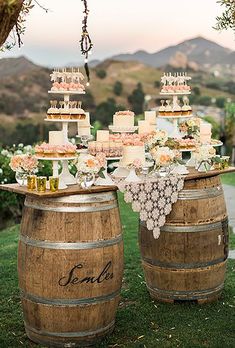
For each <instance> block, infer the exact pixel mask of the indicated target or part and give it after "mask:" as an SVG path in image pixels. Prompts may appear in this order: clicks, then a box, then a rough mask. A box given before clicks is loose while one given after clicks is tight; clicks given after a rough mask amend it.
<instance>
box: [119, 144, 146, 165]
mask: <svg viewBox="0 0 235 348" xmlns="http://www.w3.org/2000/svg"><path fill="white" fill-rule="evenodd" d="M136 160H138V161H139V163H141V164H142V165H143V164H144V163H145V146H144V143H143V142H142V141H133V142H126V143H124V146H123V156H122V159H121V166H123V167H127V166H129V165H131V164H133V163H134V162H135V161H136Z"/></svg>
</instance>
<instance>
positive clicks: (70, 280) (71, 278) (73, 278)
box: [59, 261, 113, 286]
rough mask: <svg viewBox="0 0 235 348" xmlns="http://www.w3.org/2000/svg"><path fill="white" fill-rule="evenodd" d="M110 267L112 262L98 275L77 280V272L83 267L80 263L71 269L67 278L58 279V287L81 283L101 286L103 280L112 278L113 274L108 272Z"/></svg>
mask: <svg viewBox="0 0 235 348" xmlns="http://www.w3.org/2000/svg"><path fill="white" fill-rule="evenodd" d="M111 266H112V262H111V261H109V262H108V263H107V265H106V266H105V267H104V268H103V270H102V271H101V272H100V273H99V274H98V275H91V276H86V277H84V278H79V275H78V270H80V269H82V268H83V267H84V266H83V264H82V263H79V264H77V265H75V266H74V267H73V268H72V269H71V271H70V272H69V274H68V275H67V276H64V277H62V278H60V280H59V285H60V286H67V285H69V284H73V285H75V284H83V283H86V284H89V283H90V284H94V283H98V284H101V283H103V282H104V281H105V280H109V279H112V278H113V273H112V272H111V271H110V268H111Z"/></svg>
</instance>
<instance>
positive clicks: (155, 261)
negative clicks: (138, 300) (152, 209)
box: [139, 176, 228, 302]
mask: <svg viewBox="0 0 235 348" xmlns="http://www.w3.org/2000/svg"><path fill="white" fill-rule="evenodd" d="M139 244H140V249H141V256H142V265H143V269H144V273H145V279H146V284H147V288H148V290H149V292H150V295H151V296H152V297H153V298H155V299H157V300H160V301H166V302H168V301H169V300H171V301H173V300H195V299H197V300H199V301H200V300H204V301H205V302H207V301H208V302H209V301H211V300H213V299H217V298H218V296H219V295H220V293H221V291H222V288H223V284H224V278H225V271H226V260H227V256H228V228H227V212H226V206H225V201H224V196H223V189H222V186H221V183H220V179H219V176H215V177H210V178H204V179H199V180H197V179H196V180H189V181H185V185H184V189H183V191H181V193H180V195H179V200H178V201H177V202H176V203H175V204H174V205H173V209H172V211H171V213H170V214H169V215H168V216H167V218H166V224H165V225H164V227H163V228H162V229H161V234H160V237H159V239H156V240H155V239H154V238H153V235H152V233H151V231H148V230H147V228H146V225H145V223H141V224H140V235H139Z"/></svg>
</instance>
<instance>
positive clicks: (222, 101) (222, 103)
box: [215, 97, 226, 109]
mask: <svg viewBox="0 0 235 348" xmlns="http://www.w3.org/2000/svg"><path fill="white" fill-rule="evenodd" d="M225 103H226V98H224V97H218V98H216V102H215V104H216V106H217V107H218V108H221V109H223V108H224V106H225Z"/></svg>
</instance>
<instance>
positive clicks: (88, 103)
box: [82, 91, 96, 111]
mask: <svg viewBox="0 0 235 348" xmlns="http://www.w3.org/2000/svg"><path fill="white" fill-rule="evenodd" d="M82 99H83V105H84V109H85V110H90V111H93V110H94V109H95V106H96V105H95V99H94V96H93V94H92V93H91V92H90V91H86V94H84V96H83V97H82Z"/></svg>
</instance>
